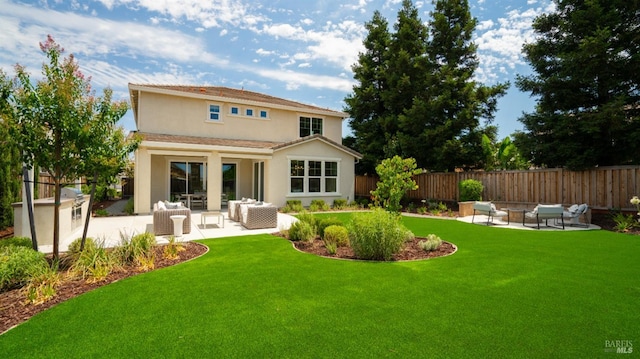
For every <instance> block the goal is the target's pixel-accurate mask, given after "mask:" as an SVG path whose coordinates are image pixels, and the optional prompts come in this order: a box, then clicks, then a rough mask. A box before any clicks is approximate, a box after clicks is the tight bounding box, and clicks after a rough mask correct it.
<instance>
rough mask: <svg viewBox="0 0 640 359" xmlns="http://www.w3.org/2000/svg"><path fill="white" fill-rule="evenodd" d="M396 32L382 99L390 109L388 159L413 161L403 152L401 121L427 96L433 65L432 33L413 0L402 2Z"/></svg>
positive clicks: (395, 26)
mask: <svg viewBox="0 0 640 359" xmlns="http://www.w3.org/2000/svg"><path fill="white" fill-rule="evenodd" d="M394 30H395V32H394V33H393V34H392V40H391V43H390V44H389V56H388V60H387V63H388V66H387V73H386V75H387V81H388V84H389V87H388V88H387V91H385V92H384V93H383V95H382V97H383V99H384V102H385V105H386V106H387V108H389V109H390V111H389V113H387V115H386V116H385V117H384V119H383V128H384V130H385V133H386V142H387V143H386V147H385V157H386V158H391V157H393V156H395V155H399V156H401V157H412V156H413V153H409V151H407V150H406V149H403V148H402V143H401V141H400V139H401V138H402V134H401V133H399V131H400V121H401V120H400V118H401V116H402V115H403V114H405V112H406V111H408V110H409V109H411V107H412V106H413V102H414V99H415V98H420V97H424V96H425V93H426V92H427V90H428V88H427V78H428V76H429V63H428V60H427V58H426V57H425V53H426V50H427V37H428V31H427V28H426V26H425V25H424V24H423V23H422V20H421V19H420V17H419V16H418V10H417V9H416V8H415V6H414V5H413V3H412V2H411V1H410V0H404V1H403V2H402V8H401V9H400V11H398V18H397V21H396V23H395V25H394Z"/></svg>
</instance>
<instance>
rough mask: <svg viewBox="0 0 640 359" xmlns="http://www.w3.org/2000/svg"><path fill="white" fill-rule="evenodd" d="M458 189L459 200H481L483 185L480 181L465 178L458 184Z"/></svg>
mask: <svg viewBox="0 0 640 359" xmlns="http://www.w3.org/2000/svg"><path fill="white" fill-rule="evenodd" d="M458 187H459V189H460V202H466V201H481V200H482V191H483V190H484V186H483V185H482V182H480V181H477V180H474V179H466V180H464V181H461V182H460V183H459V184H458Z"/></svg>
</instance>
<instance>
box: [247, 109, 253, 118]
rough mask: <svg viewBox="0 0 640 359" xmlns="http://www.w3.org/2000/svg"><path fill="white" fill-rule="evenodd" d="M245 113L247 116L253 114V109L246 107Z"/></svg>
mask: <svg viewBox="0 0 640 359" xmlns="http://www.w3.org/2000/svg"><path fill="white" fill-rule="evenodd" d="M245 115H247V116H253V109H250V108H248V109H247V110H246V111H245Z"/></svg>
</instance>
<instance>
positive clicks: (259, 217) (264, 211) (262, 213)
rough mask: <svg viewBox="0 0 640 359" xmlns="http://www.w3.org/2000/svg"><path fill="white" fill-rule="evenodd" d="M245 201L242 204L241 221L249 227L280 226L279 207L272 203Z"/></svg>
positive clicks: (244, 225)
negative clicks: (249, 202)
mask: <svg viewBox="0 0 640 359" xmlns="http://www.w3.org/2000/svg"><path fill="white" fill-rule="evenodd" d="M260 203H261V202H257V203H251V204H248V203H243V204H241V205H240V209H239V217H240V223H241V224H242V226H243V227H245V228H247V229H260V228H275V227H278V207H276V206H273V205H271V204H270V203H262V204H260Z"/></svg>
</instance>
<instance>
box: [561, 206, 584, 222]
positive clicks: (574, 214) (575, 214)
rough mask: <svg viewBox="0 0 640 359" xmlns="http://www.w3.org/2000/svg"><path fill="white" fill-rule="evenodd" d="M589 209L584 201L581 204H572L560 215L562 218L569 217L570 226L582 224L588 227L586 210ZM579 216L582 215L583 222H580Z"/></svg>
mask: <svg viewBox="0 0 640 359" xmlns="http://www.w3.org/2000/svg"><path fill="white" fill-rule="evenodd" d="M588 211H589V206H587V204H586V203H583V204H581V205H579V206H578V205H577V204H574V205H572V206H571V207H569V208H567V209H566V210H564V212H563V213H562V216H563V217H564V218H567V219H569V220H570V221H569V225H570V226H584V227H589V219H588V218H587V212H588ZM580 216H583V217H584V223H581V222H580Z"/></svg>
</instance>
